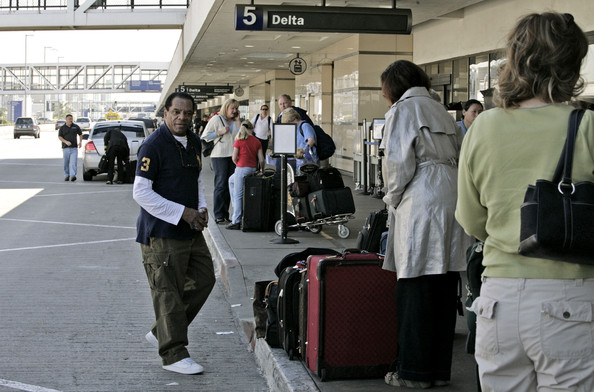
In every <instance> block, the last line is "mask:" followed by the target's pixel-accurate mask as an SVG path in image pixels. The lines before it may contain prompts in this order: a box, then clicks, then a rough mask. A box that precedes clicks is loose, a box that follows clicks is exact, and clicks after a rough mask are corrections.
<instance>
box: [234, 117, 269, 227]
mask: <svg viewBox="0 0 594 392" xmlns="http://www.w3.org/2000/svg"><path fill="white" fill-rule="evenodd" d="M232 159H233V163H234V164H235V172H234V173H233V174H232V175H231V177H229V193H230V194H231V204H232V206H233V216H232V218H231V223H229V224H228V225H227V226H226V227H225V228H227V229H229V230H239V229H241V218H242V215H243V182H244V181H243V180H244V178H245V177H246V176H249V175H250V174H252V173H255V172H256V170H257V168H258V164H259V165H260V167H261V168H264V167H265V166H266V161H265V159H264V154H263V153H262V144H261V143H260V141H259V140H258V138H257V137H255V136H254V126H253V125H252V123H251V122H249V121H247V120H246V121H244V122H242V123H241V128H240V129H239V132H238V133H237V136H236V137H235V142H234V143H233V156H232ZM263 171H264V169H262V172H263Z"/></svg>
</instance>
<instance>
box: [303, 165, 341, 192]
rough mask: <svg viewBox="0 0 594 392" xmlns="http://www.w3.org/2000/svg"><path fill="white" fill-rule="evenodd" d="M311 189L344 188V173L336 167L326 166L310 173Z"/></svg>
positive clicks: (311, 190)
mask: <svg viewBox="0 0 594 392" xmlns="http://www.w3.org/2000/svg"><path fill="white" fill-rule="evenodd" d="M307 177H308V180H309V191H310V192H315V191H318V190H320V189H342V188H344V181H343V180H342V174H340V171H338V169H337V168H335V167H324V168H319V169H318V170H316V171H314V172H312V173H309V174H308V175H307Z"/></svg>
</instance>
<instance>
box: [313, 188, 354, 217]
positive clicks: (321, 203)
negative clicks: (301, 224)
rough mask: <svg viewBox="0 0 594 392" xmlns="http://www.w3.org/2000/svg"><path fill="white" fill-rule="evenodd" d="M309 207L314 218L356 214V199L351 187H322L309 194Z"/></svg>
mask: <svg viewBox="0 0 594 392" xmlns="http://www.w3.org/2000/svg"><path fill="white" fill-rule="evenodd" d="M308 200H309V209H310V211H311V214H312V216H313V217H314V219H319V218H326V217H329V216H334V215H342V214H354V213H355V200H354V199H353V193H352V192H351V188H348V187H345V188H340V189H320V190H319V191H316V192H312V193H310V194H309V196H308Z"/></svg>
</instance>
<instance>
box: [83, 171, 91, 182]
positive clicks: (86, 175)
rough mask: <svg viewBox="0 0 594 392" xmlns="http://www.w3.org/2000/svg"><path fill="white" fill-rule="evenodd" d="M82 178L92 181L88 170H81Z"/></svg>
mask: <svg viewBox="0 0 594 392" xmlns="http://www.w3.org/2000/svg"><path fill="white" fill-rule="evenodd" d="M83 180H85V181H92V180H93V175H92V174H91V173H90V172H83Z"/></svg>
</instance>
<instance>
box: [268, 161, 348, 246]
mask: <svg viewBox="0 0 594 392" xmlns="http://www.w3.org/2000/svg"><path fill="white" fill-rule="evenodd" d="M293 181H295V173H294V171H293V168H292V167H291V166H290V165H287V184H291V183H293ZM286 192H287V200H288V202H287V212H286V213H287V214H288V218H289V219H287V222H290V223H287V228H290V229H297V230H299V229H307V230H309V231H311V232H312V233H314V234H318V233H319V232H321V231H322V227H323V226H324V225H331V226H338V236H339V237H340V238H343V239H344V238H348V236H349V234H350V233H351V231H350V230H349V228H348V227H347V226H345V224H346V223H347V222H348V221H349V219H354V216H353V213H348V214H337V215H332V216H327V217H324V218H318V219H313V220H310V221H303V222H300V221H298V220H297V218H296V214H295V208H294V203H293V199H292V197H291V195H290V194H289V190H288V189H287V190H286ZM282 229H283V222H282V220H278V221H277V222H276V224H275V225H274V231H275V232H276V234H277V235H279V236H280V235H282Z"/></svg>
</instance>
